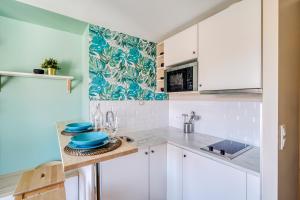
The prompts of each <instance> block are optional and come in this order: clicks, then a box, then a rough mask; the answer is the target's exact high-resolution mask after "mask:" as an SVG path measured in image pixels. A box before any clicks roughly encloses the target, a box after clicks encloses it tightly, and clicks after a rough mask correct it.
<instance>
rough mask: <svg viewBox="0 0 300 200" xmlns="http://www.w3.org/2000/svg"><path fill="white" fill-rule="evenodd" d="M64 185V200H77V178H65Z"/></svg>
mask: <svg viewBox="0 0 300 200" xmlns="http://www.w3.org/2000/svg"><path fill="white" fill-rule="evenodd" d="M64 185H65V191H66V200H78V199H79V191H78V187H79V186H78V176H72V177H70V178H66V180H65V183H64Z"/></svg>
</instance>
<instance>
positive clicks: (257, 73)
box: [172, 0, 262, 91]
mask: <svg viewBox="0 0 300 200" xmlns="http://www.w3.org/2000/svg"><path fill="white" fill-rule="evenodd" d="M182 43H183V41H182V42H181V43H180V45H182ZM189 45H190V44H189ZM172 48H173V47H172ZM174 51H175V50H174ZM198 64H199V65H198V66H199V76H198V80H199V86H200V87H199V90H200V91H202V90H228V89H253V88H255V89H257V88H261V87H262V80H261V72H262V66H261V0H243V1H240V2H238V3H235V4H233V5H232V6H230V7H229V8H227V9H225V10H223V11H221V12H219V13H218V14H216V15H214V16H211V17H209V18H207V19H205V20H203V21H201V22H200V23H199V24H198Z"/></svg>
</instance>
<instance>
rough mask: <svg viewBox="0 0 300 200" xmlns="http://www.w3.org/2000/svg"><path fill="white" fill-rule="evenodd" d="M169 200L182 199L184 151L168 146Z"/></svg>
mask: <svg viewBox="0 0 300 200" xmlns="http://www.w3.org/2000/svg"><path fill="white" fill-rule="evenodd" d="M167 199H168V200H181V199H182V149H181V148H178V147H176V146H173V145H170V144H168V145H167Z"/></svg>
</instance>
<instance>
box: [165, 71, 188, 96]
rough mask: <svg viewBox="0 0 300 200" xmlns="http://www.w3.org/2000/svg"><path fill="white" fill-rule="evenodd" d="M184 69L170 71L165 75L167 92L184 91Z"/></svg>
mask: <svg viewBox="0 0 300 200" xmlns="http://www.w3.org/2000/svg"><path fill="white" fill-rule="evenodd" d="M186 79H187V74H186V69H180V70H175V71H170V72H168V73H167V92H181V91H186V89H187V84H186Z"/></svg>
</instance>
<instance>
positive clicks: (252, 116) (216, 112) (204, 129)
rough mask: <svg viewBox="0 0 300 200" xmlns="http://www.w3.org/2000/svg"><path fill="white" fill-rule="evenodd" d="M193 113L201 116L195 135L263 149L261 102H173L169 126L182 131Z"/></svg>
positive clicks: (196, 125) (196, 124)
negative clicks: (234, 141)
mask: <svg viewBox="0 0 300 200" xmlns="http://www.w3.org/2000/svg"><path fill="white" fill-rule="evenodd" d="M191 111H195V112H196V114H198V115H200V116H201V119H200V121H196V122H195V132H199V133H204V134H208V135H213V136H216V137H221V138H228V139H233V140H236V141H241V142H246V143H249V144H252V145H255V146H260V144H259V143H260V126H261V122H260V119H261V103H260V102H253V101H251V102H250V101H249V102H244V101H213V100H210V101H199V100H170V101H169V125H170V126H173V127H177V128H182V127H183V117H182V114H183V113H187V114H189V113H190V112H191Z"/></svg>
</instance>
